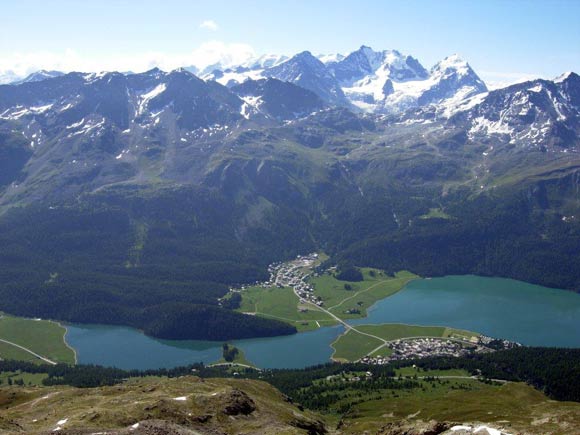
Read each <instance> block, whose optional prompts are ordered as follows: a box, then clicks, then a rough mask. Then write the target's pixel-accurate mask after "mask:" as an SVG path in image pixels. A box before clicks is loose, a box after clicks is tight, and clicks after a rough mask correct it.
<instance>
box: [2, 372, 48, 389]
mask: <svg viewBox="0 0 580 435" xmlns="http://www.w3.org/2000/svg"><path fill="white" fill-rule="evenodd" d="M46 377H47V375H46V374H45V373H20V372H0V387H5V386H7V385H9V379H12V382H13V383H15V382H16V381H18V380H20V379H22V381H23V382H24V385H36V386H42V380H43V379H44V378H46Z"/></svg>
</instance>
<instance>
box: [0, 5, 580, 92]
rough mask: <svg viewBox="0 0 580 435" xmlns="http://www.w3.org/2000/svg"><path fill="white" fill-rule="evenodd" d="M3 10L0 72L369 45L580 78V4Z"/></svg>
mask: <svg viewBox="0 0 580 435" xmlns="http://www.w3.org/2000/svg"><path fill="white" fill-rule="evenodd" d="M1 12H2V13H1V17H2V18H1V25H0V72H2V71H6V70H9V69H12V70H14V71H16V72H18V73H22V72H24V71H25V72H28V71H30V70H34V69H39V68H47V69H62V70H73V69H74V70H86V71H94V70H109V69H118V70H134V71H139V70H143V69H147V68H148V67H151V66H156V65H159V66H160V67H162V68H165V69H171V68H174V67H178V66H183V65H187V64H196V63H197V64H203V63H210V62H213V61H215V60H216V59H220V58H224V59H229V60H230V61H232V62H233V61H237V60H239V59H243V58H244V57H247V56H250V55H252V54H264V53H282V54H288V55H292V54H294V53H297V52H299V51H302V50H310V51H312V52H313V53H314V54H317V53H335V52H340V53H348V52H350V51H352V50H354V49H356V48H358V47H359V46H360V45H362V44H365V45H369V46H371V47H373V48H374V49H377V50H378V49H386V48H395V49H398V50H399V51H401V52H403V53H406V54H411V55H413V56H415V57H417V58H418V59H419V61H420V62H421V63H423V64H424V66H426V67H431V66H432V65H433V64H434V63H435V62H437V61H438V60H440V59H442V58H444V57H445V56H447V55H449V54H452V53H458V54H460V55H461V56H462V57H464V58H465V59H466V60H468V61H469V63H470V64H471V65H472V66H473V68H474V69H475V70H476V72H478V73H479V74H480V75H481V76H482V77H483V78H484V79H485V80H487V81H505V82H510V81H514V80H517V79H519V78H522V77H526V76H542V77H546V78H552V77H555V76H557V75H559V74H560V73H562V72H564V71H570V70H572V71H576V72H578V71H580V26H579V25H578V17H580V0H546V1H531V0H530V1H524V0H519V1H516V0H501V1H499V0H485V1H483V0H481V1H469V0H462V1H458V0H453V1H452V0H447V1H445V0H443V1H427V0H423V1H418V0H417V1H403V0H399V1H396V2H393V1H379V0H377V1H371V0H367V1H364V0H363V1H361V0H359V1H346V0H334V1H330V0H328V1H322V0H310V1H301V0H293V1H289V0H288V1H277V0H269V1H262V0H245V1H215V0H214V1H179V0H163V1H153V0H140V1H128V0H118V1H113V0H109V1H107V0H99V1H88V0H87V1H85V0H74V1H73V0H51V1H46V0H44V1H33V0H28V1H27V0H18V1H16V0H10V1H4V2H2V6H1ZM203 23H205V24H203ZM202 24H203V25H202Z"/></svg>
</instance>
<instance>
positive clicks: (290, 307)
mask: <svg viewBox="0 0 580 435" xmlns="http://www.w3.org/2000/svg"><path fill="white" fill-rule="evenodd" d="M360 270H361V272H362V273H363V277H364V280H363V281H359V282H351V281H341V280H338V279H337V278H336V277H335V276H334V275H333V274H329V273H325V274H323V275H321V276H317V277H312V278H311V279H310V280H309V282H310V283H311V284H312V286H313V287H314V295H316V296H319V297H320V298H321V299H322V300H323V301H324V306H323V308H324V309H326V310H328V311H329V312H331V313H332V314H334V315H336V316H337V317H339V318H340V319H343V320H347V319H356V318H362V317H366V314H367V308H368V307H370V306H371V305H373V304H374V303H375V302H377V301H379V300H381V299H384V298H386V297H388V296H391V295H393V294H394V293H396V292H398V291H399V290H401V289H402V288H403V287H404V286H405V285H406V284H407V283H408V282H409V281H411V280H413V279H416V278H418V277H417V275H414V274H412V273H410V272H406V271H401V272H398V273H397V274H395V276H387V275H386V274H385V273H384V272H383V271H380V270H378V269H371V268H361V269H360ZM241 295H242V301H241V304H240V308H238V311H240V312H243V313H247V314H253V315H258V316H263V317H267V318H272V319H278V320H281V321H284V322H287V323H290V324H292V325H293V326H295V327H296V329H297V330H298V331H299V332H304V331H311V330H314V329H317V328H320V327H323V326H332V325H336V324H337V323H338V322H337V321H336V319H333V318H332V317H331V316H330V315H329V314H328V313H325V312H324V311H323V310H321V309H318V308H317V307H316V306H314V305H313V304H309V303H306V304H302V303H300V300H299V298H298V296H296V294H295V293H294V291H293V290H292V289H291V288H290V287H284V288H277V287H268V288H264V287H259V286H254V287H249V288H247V289H245V290H243V291H242V292H241Z"/></svg>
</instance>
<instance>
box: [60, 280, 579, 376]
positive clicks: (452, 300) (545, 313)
mask: <svg viewBox="0 0 580 435" xmlns="http://www.w3.org/2000/svg"><path fill="white" fill-rule="evenodd" d="M349 323H351V324H353V325H359V324H369V323H409V324H416V325H426V326H429V325H440V326H451V327H455V328H461V329H467V330H471V331H476V332H481V333H483V334H487V335H490V336H493V337H501V338H507V339H510V340H515V341H518V342H520V343H522V344H526V345H530V346H565V347H580V295H579V294H576V293H572V292H569V291H565V290H557V289H550V288H546V287H541V286H536V285H532V284H527V283H524V282H521V281H514V280H510V279H502V278H483V277H478V276H471V275H466V276H448V277H443V278H434V279H420V280H415V281H412V282H410V283H409V284H407V286H406V287H405V288H404V289H402V290H401V291H400V292H398V293H396V294H395V295H393V296H390V297H388V298H386V299H383V300H381V301H379V302H377V303H376V304H375V305H374V306H373V307H371V308H370V309H369V312H368V317H366V318H364V319H357V320H352V321H349ZM343 330H344V328H343V327H342V326H336V327H327V328H321V329H318V330H316V331H312V332H305V333H301V334H296V335H291V336H283V337H269V338H255V339H250V340H239V341H235V342H234V343H235V345H236V346H238V347H239V348H240V349H242V350H243V351H244V353H245V355H246V358H247V359H248V360H249V361H252V362H253V363H254V364H256V365H257V366H259V367H263V368H299V367H307V366H310V365H314V364H321V363H325V362H328V361H329V359H330V356H331V355H332V348H331V347H330V344H331V343H332V342H333V341H334V340H335V339H336V337H338V335H339V334H340V333H341V332H342V331H343ZM67 341H68V343H69V344H70V345H71V346H73V347H74V348H75V349H76V351H77V357H78V361H79V363H84V364H101V365H106V366H115V367H120V368H125V369H133V368H135V369H149V368H160V367H175V366H180V365H187V364H191V363H195V362H204V363H206V364H209V363H212V362H215V361H217V360H218V359H219V358H220V357H221V344H222V343H219V342H210V341H199V340H187V341H167V340H157V339H154V338H151V337H147V336H145V335H143V334H142V333H141V332H139V331H137V330H135V329H131V328H127V327H118V326H103V325H69V326H68V334H67Z"/></svg>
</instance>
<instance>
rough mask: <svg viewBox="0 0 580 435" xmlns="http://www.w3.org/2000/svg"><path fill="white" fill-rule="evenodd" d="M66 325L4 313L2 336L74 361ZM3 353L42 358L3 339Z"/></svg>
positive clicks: (47, 355) (12, 356)
mask: <svg viewBox="0 0 580 435" xmlns="http://www.w3.org/2000/svg"><path fill="white" fill-rule="evenodd" d="M65 332H66V330H65V328H64V327H62V326H61V325H59V324H57V323H54V322H50V321H46V320H33V319H23V318H20V317H12V316H3V317H2V318H0V338H1V339H4V340H7V341H10V342H13V343H15V344H18V345H20V346H23V347H25V348H27V349H30V350H32V351H33V352H36V353H37V354H39V355H42V356H43V357H45V358H48V359H50V360H52V361H55V362H65V363H71V364H74V362H75V354H74V351H73V350H72V349H71V348H70V347H68V346H67V345H66V343H65V341H64V335H65ZM0 357H2V358H4V359H18V360H24V361H35V362H41V361H40V360H39V359H38V358H36V357H35V356H34V355H32V354H29V353H27V352H25V351H24V350H21V349H19V348H17V347H14V346H11V345H9V344H6V343H0Z"/></svg>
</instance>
